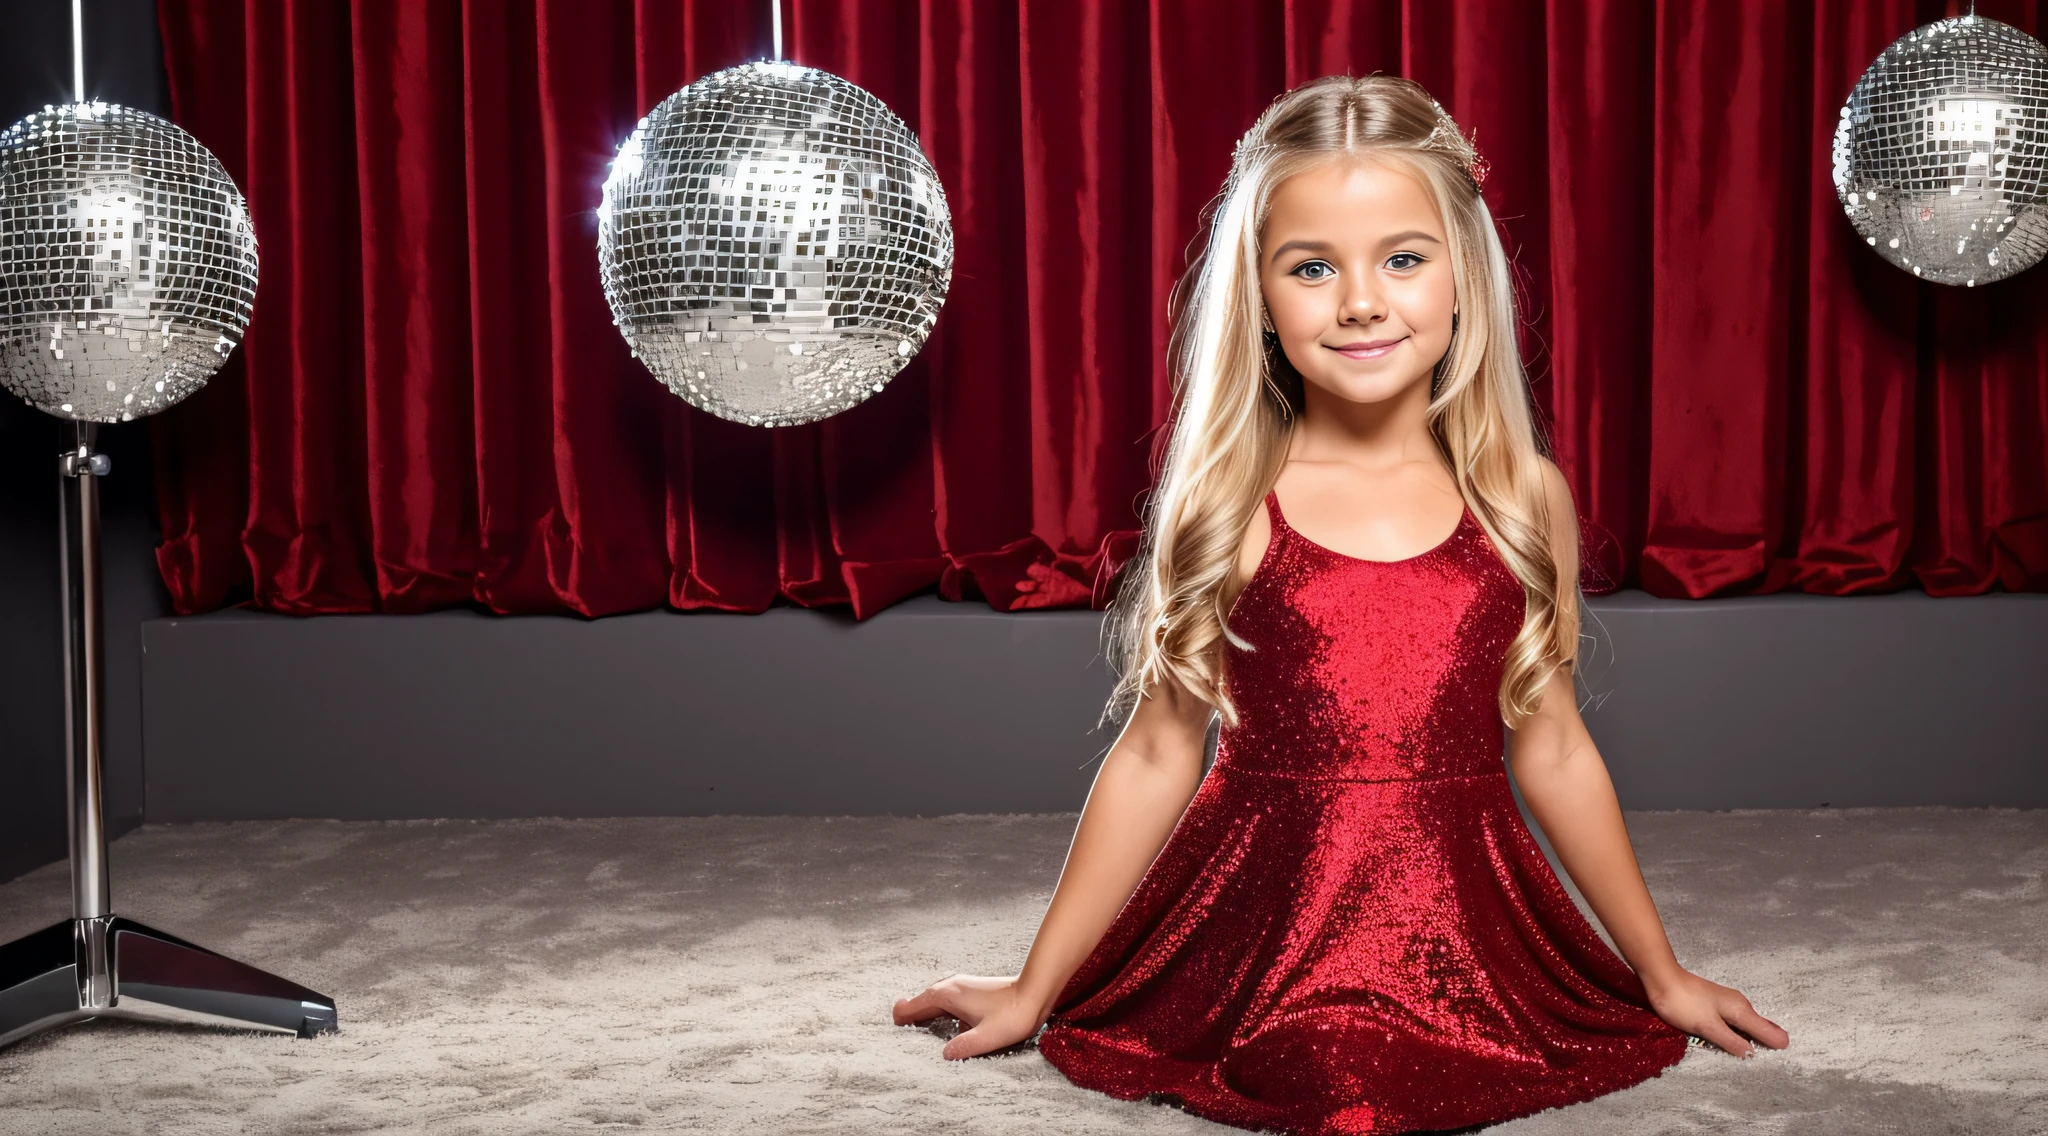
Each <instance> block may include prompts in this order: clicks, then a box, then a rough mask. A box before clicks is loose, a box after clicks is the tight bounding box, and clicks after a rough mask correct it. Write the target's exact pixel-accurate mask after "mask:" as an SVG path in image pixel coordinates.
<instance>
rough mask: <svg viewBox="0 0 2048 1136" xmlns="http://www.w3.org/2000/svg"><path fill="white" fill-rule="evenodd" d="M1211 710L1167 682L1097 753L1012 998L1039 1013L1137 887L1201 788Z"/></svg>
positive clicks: (1043, 1013)
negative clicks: (1105, 750)
mask: <svg viewBox="0 0 2048 1136" xmlns="http://www.w3.org/2000/svg"><path fill="white" fill-rule="evenodd" d="M1210 714H1211V708H1210V706H1209V705H1208V704H1207V703H1205V702H1203V701H1201V700H1200V699H1198V698H1196V697H1194V696H1193V695H1192V694H1189V693H1188V692H1187V691H1186V689H1185V688H1183V687H1181V686H1180V684H1178V683H1172V682H1169V683H1167V684H1166V688H1165V689H1161V690H1157V691H1154V692H1152V693H1151V694H1149V695H1148V696H1147V697H1146V698H1144V699H1142V700H1141V701H1140V702H1139V703H1138V706H1137V708H1136V709H1135V710H1133V711H1132V713H1131V717H1130V720H1129V722H1127V723H1126V724H1125V726H1124V731H1123V733H1122V734H1121V735H1119V736H1118V738H1117V740H1116V744H1115V745H1113V746H1111V747H1110V751H1109V755H1108V756H1107V757H1106V758H1104V759H1103V762H1102V769H1101V771H1099V772H1098V773H1097V774H1096V775H1095V784H1094V786H1093V787H1092V788H1090V789H1089V791H1088V801H1087V803H1086V804H1085V805H1084V806H1083V807H1082V809H1081V822H1080V824H1079V825H1078V826H1077V827H1076V828H1075V830H1074V842H1073V844H1072V845H1071V846H1070V847H1069V848H1068V850H1067V863H1066V867H1065V868H1064V869H1062V870H1061V872H1060V880H1059V884H1058V886H1057V887H1055V888H1054V890H1053V895H1052V902H1051V903H1050V904H1049V905H1047V907H1046V910H1045V918H1044V919H1043V920H1042V921H1041V922H1040V923H1039V925H1038V935H1037V937H1036V938H1035V939H1033V940H1032V943H1031V951H1030V953H1029V954H1027V955H1026V956H1025V958H1024V969H1023V970H1022V971H1021V972H1019V974H1018V977H1017V987H1018V994H1019V996H1020V997H1022V998H1023V999H1024V1000H1025V1001H1026V1003H1027V1004H1029V1005H1030V1006H1032V1007H1033V1008H1035V1009H1036V1010H1037V1011H1038V1012H1039V1015H1040V1018H1041V1019H1043V1018H1044V1017H1045V1016H1047V1015H1050V1014H1051V1012H1052V1006H1053V1002H1054V1001H1055V1000H1056V999H1057V998H1058V997H1059V995H1060V991H1061V990H1063V989H1064V988H1065V987H1066V983H1067V979H1069V978H1070V977H1072V976H1073V973H1074V971H1075V970H1077V969H1079V968H1080V966H1081V963H1082V962H1084V961H1086V959H1087V957H1088V954H1089V952H1090V951H1093V950H1094V949H1095V944H1096V943H1097V942H1098V941H1100V940H1101V938H1102V933H1103V932H1104V931H1105V930H1107V929H1108V928H1109V924H1110V922H1111V920H1113V919H1115V918H1116V913H1117V912H1118V911H1119V910H1121V909H1122V907H1123V905H1124V903H1125V901H1127V900H1128V899H1130V897H1131V893H1132V892H1133V891H1135V890H1136V889H1137V886H1138V881H1139V880H1141V879H1143V878H1144V875H1145V870H1146V869H1147V868H1149V867H1151V865H1152V860H1153V858H1154V857H1156V856H1158V855H1159V850H1160V849H1161V848H1162V847H1164V846H1165V844H1166V838H1167V837H1168V836H1170V835H1172V833H1173V828H1174V825H1175V824H1177V823H1179V821H1180V817H1181V814H1182V813H1183V812H1185V811H1186V809H1187V805H1188V802H1189V801H1190V800H1192V799H1193V798H1194V795H1195V790H1196V789H1197V788H1199V787H1200V786H1201V783H1202V743H1203V740H1204V738H1205V736H1206V734H1207V732H1208V725H1209V718H1210Z"/></svg>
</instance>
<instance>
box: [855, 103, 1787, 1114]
mask: <svg viewBox="0 0 2048 1136" xmlns="http://www.w3.org/2000/svg"><path fill="white" fill-rule="evenodd" d="M1484 172H1485V171H1484V165H1483V163H1480V162H1479V160H1478V157H1477V155H1476V154H1475V153H1474V152H1473V150H1472V148H1471V146H1470V145H1469V144H1468V143H1467V142H1466V140H1465V138H1464V137H1463V136H1462V135H1461V134H1460V132H1459V130H1458V128H1457V126H1456V125H1455V124H1454V123H1452V122H1451V120H1450V118H1449V116H1447V115H1445V114H1444V113H1443V111H1442V109H1441V108H1440V107H1438V106H1437V105H1436V104H1435V102H1434V101H1433V100H1432V99H1431V98H1430V97H1429V95H1428V94H1427V93H1426V92H1425V91H1424V90H1423V89H1422V88H1421V87H1419V86H1417V85H1416V84H1415V83H1413V82H1410V81H1408V80H1405V79H1398V78H1391V77H1387V76H1381V75H1373V76H1369V77H1366V78H1362V79H1361V78H1351V77H1344V76H1339V77H1332V78H1326V79H1321V80H1318V81H1316V82H1313V83H1310V84H1308V85H1306V86H1304V87H1301V88H1299V89H1297V90H1295V91H1292V92H1290V93H1288V94H1287V95H1285V96H1283V97H1282V98H1281V99H1279V100H1278V101H1277V102H1275V103H1274V104H1273V106H1272V107H1271V108H1269V109H1268V110H1267V111H1266V113H1265V114H1264V115H1262V116H1261V117H1260V119H1259V121H1258V123H1257V124H1256V125H1254V126H1253V127H1252V129H1251V131H1250V133H1248V134H1247V135H1245V137H1244V139H1243V141H1242V142H1240V143H1239V145H1238V148H1237V152H1236V156H1235V159H1234V161H1233V163H1232V168H1231V172H1230V176H1229V179H1228V180H1227V181H1226V183H1225V185H1224V189H1223V193H1222V195H1221V196H1220V198H1219V200H1218V204H1217V206H1216V212H1215V214H1214V219H1213V226H1212V229H1211V233H1210V239H1209V242H1208V245H1207V247H1206V249H1205V250H1204V251H1203V253H1202V255H1201V258H1200V260H1199V261H1198V262H1197V264H1196V265H1195V267H1194V269H1193V270H1192V271H1191V272H1190V273H1189V275H1188V279H1189V280H1190V281H1192V288H1193V291H1192V293H1191V295H1189V296H1187V297H1185V298H1184V300H1183V302H1181V303H1180V304H1178V310H1177V311H1176V313H1175V353H1174V355H1175V363H1176V379H1177V383H1176V387H1177V396H1178V397H1177V399H1176V402H1177V405H1176V407H1175V415H1174V424H1173V431H1172V434H1171V436H1170V439H1169V443H1168V447H1167V451H1166V457H1165V462H1164V465H1163V467H1162V470H1161V474H1160V478H1159V483H1158V486H1157V490H1156V492H1155V494H1154V495H1153V497H1152V499H1151V501H1150V503H1149V505H1148V509H1147V512H1148V516H1147V518H1146V530H1145V541H1144V547H1143V548H1142V549H1141V551H1140V554H1139V557H1138V559H1137V560H1135V561H1133V563H1132V564H1131V565H1130V567H1129V568H1128V569H1127V574H1126V576H1125V583H1124V585H1123V589H1122V592H1121V594H1120V595H1119V598H1118V601H1117V604H1116V607H1115V609H1114V610H1113V612H1112V614H1111V620H1110V626H1111V628H1112V632H1113V635H1114V637H1115V640H1116V643H1117V646H1118V648H1119V650H1118V651H1117V657H1118V659H1119V660H1120V663H1121V667H1120V674H1119V681H1118V687H1117V692H1116V697H1115V698H1114V699H1113V700H1112V702H1111V714H1112V715H1114V714H1116V713H1117V712H1118V711H1120V710H1122V709H1123V708H1125V707H1132V709H1131V712H1130V717H1129V720H1128V722H1127V723H1126V724H1125V727H1124V729H1123V732H1122V733H1121V735H1120V736H1119V737H1118V739H1117V742H1116V744H1115V745H1114V746H1112V747H1111V749H1110V752H1109V755H1108V757H1107V758H1106V759H1105V761H1104V764H1103V767H1102V769H1101V771H1100V773H1099V774H1098V775H1097V777H1096V780H1095V786H1094V788H1093V790H1092V791H1091V792H1090V794H1089V797H1088V802H1087V806H1086V808H1085V809H1084V810H1083V812H1082V815H1081V821H1080V826H1079V828H1078V830H1077V831H1076V833H1075V837H1074V843H1073V847H1072V849H1071V851H1070V853H1069V855H1068V859H1067V865H1066V869H1065V871H1064V872H1063V873H1062V874H1061V877H1060V881H1059V886H1058V888H1057V890H1056V891H1055V892H1054V894H1053V898H1052V902H1051V904H1050V905H1049V907H1048V908H1047V910H1046V914H1045V918H1044V921H1043V923H1042V924H1041V926H1040V927H1039V930H1038V935H1037V938H1036V940H1035V941H1034V942H1033V944H1032V946H1031V950H1030V953H1029V955H1028V956H1027V957H1026V959H1025V961H1024V966H1023V969H1022V971H1021V972H1020V973H1019V974H1017V975H1014V976H1009V977H1001V978H986V977H972V976H961V975H955V976H952V977H949V978H946V979H944V980H942V981H940V982H938V983H936V984H934V985H933V986H931V987H930V988H929V989H927V990H925V991H924V992H923V993H921V994H919V995H917V996H916V997H913V998H908V999H903V1000H901V1001H899V1002H897V1004H896V1007H895V1020H896V1022H897V1023H898V1024H910V1023H913V1022H918V1021H924V1020H928V1019H931V1018H933V1017H936V1016H940V1015H947V1014H949V1015H952V1016H953V1017H955V1018H958V1019H959V1020H960V1021H961V1022H964V1023H966V1024H967V1025H968V1026H970V1027H972V1028H969V1029H967V1030H965V1031H964V1032H962V1033H960V1034H958V1036H955V1037H954V1038H952V1039H951V1040H950V1041H948V1042H947V1043H946V1046H945V1049H944V1055H945V1056H946V1057H948V1058H964V1057H972V1056H976V1055H979V1054H984V1053H987V1052H989V1051H991V1050H995V1049H999V1048H1002V1047H1005V1046H1010V1045H1013V1044H1015V1043H1017V1042H1020V1041H1022V1040H1024V1039H1028V1038H1030V1037H1032V1036H1033V1035H1034V1033H1036V1034H1037V1043H1038V1049H1039V1051H1040V1052H1041V1053H1043V1054H1044V1055H1045V1058H1046V1059H1047V1060H1048V1061H1050V1062H1052V1064H1053V1065H1055V1066H1056V1067H1058V1068H1059V1069H1060V1071H1061V1072H1062V1073H1064V1074H1065V1075H1066V1076H1067V1077H1068V1079H1070V1080H1072V1081H1073V1082H1075V1083H1076V1084H1079V1085H1082V1086H1085V1087H1087V1088H1092V1089H1097V1090H1100V1091H1102V1092H1105V1093H1108V1094H1111V1095H1113V1096H1116V1097H1119V1098H1122V1099H1126V1100H1130V1099H1135V1098H1137V1097H1139V1096H1143V1095H1152V1096H1153V1097H1154V1099H1161V1100H1166V1101H1170V1102H1174V1103H1178V1104H1180V1105H1182V1106H1183V1107H1185V1108H1186V1109H1188V1110H1189V1111H1192V1112H1195V1113H1199V1114H1200V1115H1203V1116H1206V1117H1209V1118H1211V1119H1214V1120H1217V1121H1221V1122H1224V1123H1227V1124H1232V1125H1236V1126H1239V1127H1246V1128H1272V1129H1279V1130H1282V1131H1290V1132H1304V1133H1382V1132H1410V1131H1416V1130H1421V1129H1445V1128H1458V1127H1464V1126H1469V1125H1475V1124H1484V1123H1489V1122H1493V1121H1501V1120H1506V1119H1510V1118H1512V1117H1517V1116H1523V1115H1527V1114H1529V1113H1533V1112H1537V1111H1539V1110H1541V1109H1544V1108H1548V1107H1552V1106H1556V1105H1562V1104H1569V1103H1572V1102H1575V1101H1583V1100H1586V1099H1588V1098H1591V1097H1595V1096H1599V1095H1601V1094H1603V1093H1607V1092H1611V1091H1613V1090H1615V1089H1619V1088H1622V1087H1624V1086H1627V1085H1631V1084H1635V1083H1637V1082H1639V1081H1642V1080H1644V1079H1646V1078H1648V1077H1651V1076H1654V1075H1656V1074H1657V1073H1658V1072H1660V1071H1661V1070H1662V1069H1664V1068H1665V1067H1666V1066H1669V1065H1671V1064H1673V1063H1674V1062H1676V1061H1678V1060H1679V1058H1680V1057H1682V1056H1683V1055H1684V1054H1685V1052H1686V1047H1687V1044H1688V1038H1689V1037H1690V1038H1691V1039H1692V1040H1694V1041H1695V1042H1696V1041H1698V1039H1704V1040H1705V1041H1707V1042H1711V1043H1713V1044H1714V1045H1717V1046H1719V1047H1721V1048H1722V1049H1725V1050H1727V1051H1729V1052H1731V1053H1739V1054H1741V1055H1743V1056H1747V1055H1748V1054H1749V1053H1751V1052H1753V1051H1754V1050H1753V1043H1756V1042H1760V1043H1762V1044H1764V1045H1766V1046H1769V1047H1772V1048H1783V1047H1784V1046H1785V1045H1787V1044H1788V1043H1789V1038H1788V1037H1787V1035H1786V1033H1785V1031H1784V1030H1782V1029H1780V1028H1778V1026H1777V1025H1775V1024H1773V1023H1772V1022H1770V1021H1767V1020H1766V1019H1764V1018H1763V1017H1762V1016H1761V1015H1759V1014H1758V1013H1757V1012H1756V1011H1755V1010H1754V1009H1752V1008H1751V1007H1750V1004H1749V1001H1748V1000H1747V999H1746V998H1744V997H1743V996H1742V995H1741V994H1740V993H1738V992H1737V991H1735V990H1732V989H1730V988H1728V987H1726V986H1721V985H1717V984H1716V983H1713V982H1710V981H1708V980H1707V979H1705V978H1702V977H1700V976H1698V975H1695V974H1692V973H1689V972H1688V971H1686V970H1685V969H1684V968H1682V967H1680V966H1679V964H1678V961H1677V959H1676V958H1675V957H1674V956H1673V954H1672V951H1671V947H1670V945H1669V944H1668V942H1667V941H1666V939H1665V936H1664V930H1663V926H1662V924H1661V922H1660V921H1659V919H1658V916H1657V910H1656V907H1655V906H1654V905H1653V904H1652V902H1651V899H1650V895H1649V891H1648V889H1647V888H1646V887H1645V886H1644V884H1643V879H1642V875H1641V874H1640V872H1639V871H1638V869H1637V867H1636V862H1635V857H1634V854H1633V852H1632V851H1631V849H1630V847H1629V842H1628V834H1627V831H1626V829H1625V828H1624V827H1623V824H1622V818H1621V812H1620V809H1619V807H1618V806H1617V804H1616V800H1615V796H1614V791H1613V787H1612V784H1611V783H1610V782H1609V780H1608V776H1607V771H1606V767H1605V765H1604V764H1603V763H1602V762H1601V759H1600V755H1599V753H1598V751H1597V750H1596V749H1595V748H1594V746H1593V742H1592V739H1591V738H1590V737H1589V736H1588V734H1587V732H1586V728H1585V726H1584V724H1583V723H1582V722H1581V721H1580V719H1579V715H1578V710H1577V707H1576V706H1575V705H1574V698H1573V678H1572V675H1573V666H1574V663H1575V661H1576V657H1577V650H1578V621H1579V589H1578V571H1579V565H1578V532H1577V525H1576V519H1575V518H1576V513H1575V511H1574V508H1573V503H1572V497H1571V491H1570V489H1569V487H1568V485H1567V483H1566V482H1565V479H1564V477H1563V475H1562V474H1560V473H1559V472H1558V470H1557V468H1556V467H1555V466H1554V465H1552V464H1551V462H1550V461H1549V460H1548V459H1547V458H1545V457H1543V456H1542V455H1541V451H1540V450H1539V446H1538V440H1537V437H1536V434H1535V430H1534V427H1533V424H1532V420H1531V415H1530V408H1529V396H1528V389H1527V385H1526V384H1527V380H1526V377H1525V375H1524V373H1523V370H1522V366H1521V362H1520V359H1519V358H1518V356H1517V353H1516V347H1515V327H1516V316H1515V310H1514V300H1513V296H1512V293H1511V291H1510V283H1509V275H1508V264H1507V259H1506V257H1505V256H1504V254H1503V253H1502V250H1501V246H1500V242H1499V240H1498V238H1497V237H1496V235H1495V232H1494V227H1493V220H1492V217H1491V215H1490V214H1489V212H1488V211H1487V208H1486V204H1485V202H1484V201H1483V200H1482V199H1481V197H1480V195H1479V183H1480V181H1481V180H1482V179H1483V177H1484ZM1212 712H1220V713H1221V714H1222V716H1223V720H1224V725H1223V729H1222V733H1221V735H1220V742H1219V744H1218V747H1217V754H1216V760H1215V763H1214V765H1213V767H1212V768H1210V769H1209V770H1208V771H1207V775H1206V776H1205V775H1204V772H1203V769H1202V755H1203V741H1204V735H1205V733H1206V731H1207V726H1208V723H1209V720H1210V716H1211V714H1212ZM1503 726H1505V727H1506V730H1505V731H1504V730H1503ZM1504 732H1505V733H1506V734H1507V735H1508V737H1507V739H1506V742H1505V750H1506V759H1507V760H1506V765H1504V763H1503V761H1502V756H1503V752H1502V751H1503V748H1504V747H1503V733H1504ZM1507 765H1512V767H1513V771H1514V776H1515V780H1516V783H1517V784H1519V785H1520V787H1521V790H1522V795H1523V798H1524V799H1525V800H1526V801H1527V802H1528V804H1529V808H1530V810H1531V811H1532V812H1533V813H1534V815H1535V817H1536V819H1537V821H1538V823H1540V824H1541V825H1542V826H1543V829H1544V831H1545V832H1546V833H1547V834H1548V835H1549V836H1550V839H1551V843H1552V846H1553V847H1554V848H1555V849H1556V851H1557V854H1558V857H1559V859H1560V861H1561V862H1562V863H1563V865H1564V867H1565V869H1566V871H1568V872H1569V873H1570V874H1571V877H1572V879H1573V880H1574V881H1575V882H1576V883H1577V884H1578V885H1579V890H1580V891H1581V893H1582V894H1584V895H1585V897H1586V899H1587V901H1588V903H1590V904H1591V906H1592V907H1593V910H1594V912H1595V913H1596V914H1597V915H1598V916H1599V918H1600V921H1601V923H1603V924H1604V925H1605V926H1606V927H1607V929H1608V931H1609V933H1610V934H1611V935H1612V936H1613V938H1614V942H1615V944H1616V946H1617V947H1619V949H1620V951H1621V954H1622V956H1623V957H1625V958H1626V959H1627V962H1626V963H1624V962H1623V961H1622V958H1617V957H1616V956H1615V954H1614V952H1613V951H1612V950H1610V949H1609V948H1608V947H1607V945H1606V944H1605V943H1603V942H1602V941H1601V939H1600V937H1599V935H1598V933H1597V932H1596V931H1594V929H1593V928H1592V926H1591V925H1589V924H1588V923H1587V922H1586V920H1585V919H1584V917H1583V916H1581V915H1580V914H1579V911H1578V908H1577V907H1576V906H1575V905H1574V904H1573V902H1572V900H1571V897H1570V896H1569V895H1568V894H1567V893H1566V892H1565V890H1564V887H1563V885H1562V884H1561V883H1560V882H1559V881H1558V879H1557V876H1556V874H1555V873H1553V872H1552V871H1551V870H1550V866H1549V863H1548V861H1546V860H1545V859H1544V856H1543V852H1542V849H1541V848H1540V847H1539V846H1538V845H1537V844H1536V842H1535V839H1534V837H1533V836H1532V835H1531V834H1530V832H1529V830H1528V827H1527V826H1526V825H1525V824H1524V823H1523V821H1522V817H1521V813H1520V811H1519V810H1518V809H1517V808H1516V806H1515V802H1514V796H1513V791H1512V790H1511V788H1510V786H1509V782H1508V770H1507V767H1506V766H1507Z"/></svg>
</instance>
